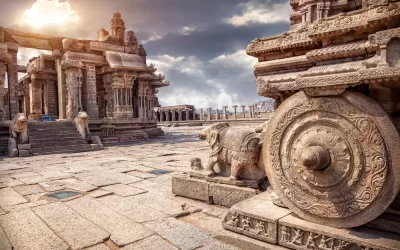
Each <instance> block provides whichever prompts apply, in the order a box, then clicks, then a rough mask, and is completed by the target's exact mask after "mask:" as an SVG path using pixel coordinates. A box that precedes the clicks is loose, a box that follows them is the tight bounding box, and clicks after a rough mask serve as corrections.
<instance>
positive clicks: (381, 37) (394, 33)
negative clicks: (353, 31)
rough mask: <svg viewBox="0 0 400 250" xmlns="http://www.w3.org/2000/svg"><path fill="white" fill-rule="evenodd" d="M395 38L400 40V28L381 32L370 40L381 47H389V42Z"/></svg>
mask: <svg viewBox="0 0 400 250" xmlns="http://www.w3.org/2000/svg"><path fill="white" fill-rule="evenodd" d="M395 37H397V38H400V28H396V29H388V30H383V31H379V32H377V33H376V34H374V35H371V36H370V40H371V41H372V42H373V43H376V44H379V45H387V44H388V42H389V41H390V40H391V39H392V38H395Z"/></svg>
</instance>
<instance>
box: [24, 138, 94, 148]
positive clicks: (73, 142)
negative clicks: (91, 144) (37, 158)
mask: <svg viewBox="0 0 400 250" xmlns="http://www.w3.org/2000/svg"><path fill="white" fill-rule="evenodd" d="M30 143H31V146H32V147H33V148H47V147H57V146H69V145H87V144H88V143H87V142H86V141H84V140H82V139H81V140H58V141H56V142H55V141H54V140H47V141H39V142H38V141H34V140H31V142H30Z"/></svg>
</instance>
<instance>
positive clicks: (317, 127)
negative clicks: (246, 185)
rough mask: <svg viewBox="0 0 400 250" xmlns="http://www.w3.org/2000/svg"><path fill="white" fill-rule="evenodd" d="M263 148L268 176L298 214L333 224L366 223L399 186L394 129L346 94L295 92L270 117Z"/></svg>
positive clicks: (363, 101)
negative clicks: (312, 96)
mask: <svg viewBox="0 0 400 250" xmlns="http://www.w3.org/2000/svg"><path fill="white" fill-rule="evenodd" d="M264 145H266V146H265V147H264V148H263V157H264V163H265V166H266V171H267V175H268V179H269V181H270V182H271V184H272V187H273V189H274V191H275V192H276V193H277V195H278V196H279V198H280V199H281V200H282V202H283V203H284V204H285V205H286V206H287V207H289V208H290V209H291V210H292V211H293V212H295V213H296V214H297V215H299V216H300V217H302V218H304V219H306V220H309V221H313V222H318V223H324V224H326V225H330V226H333V227H355V226H359V225H362V224H365V223H367V222H369V221H371V220H373V219H375V218H376V217H377V216H379V215H380V214H381V213H383V212H384V210H385V209H386V208H387V207H388V206H389V205H390V203H391V202H392V201H393V200H394V198H395V196H396V194H397V193H398V191H399V182H400V180H399V174H400V171H399V168H400V158H399V156H397V155H396V154H391V152H395V151H396V150H398V149H399V148H400V140H399V135H398V133H397V131H396V129H395V128H394V126H393V124H392V122H391V121H390V119H389V118H388V117H387V115H386V113H385V112H384V111H383V110H382V109H381V108H380V107H379V105H377V104H376V103H375V102H374V101H373V100H372V99H370V98H368V97H366V96H363V95H361V94H358V93H350V92H346V93H344V94H343V95H342V96H339V97H319V98H310V97H307V96H306V95H305V94H304V93H303V92H299V93H297V94H295V95H293V96H292V97H290V98H289V99H288V100H286V101H285V102H284V103H283V104H282V105H281V106H280V107H279V108H278V109H277V110H276V112H275V114H274V116H273V118H272V119H271V121H270V122H269V125H268V129H267V132H266V136H265V143H264Z"/></svg>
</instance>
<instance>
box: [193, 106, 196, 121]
mask: <svg viewBox="0 0 400 250" xmlns="http://www.w3.org/2000/svg"><path fill="white" fill-rule="evenodd" d="M192 112H193V121H195V120H196V109H193V110H192Z"/></svg>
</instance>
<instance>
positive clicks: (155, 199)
mask: <svg viewBox="0 0 400 250" xmlns="http://www.w3.org/2000/svg"><path fill="white" fill-rule="evenodd" d="M127 199H129V200H131V201H133V202H135V203H139V204H142V205H144V206H146V207H149V208H152V209H154V210H157V211H160V212H163V213H166V214H169V215H171V216H179V215H181V214H186V213H187V212H186V211H184V210H183V208H182V205H181V204H180V203H178V202H176V201H174V200H171V199H168V198H166V197H163V196H159V195H157V194H154V193H145V194H139V195H136V196H132V197H128V198H127Z"/></svg>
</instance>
